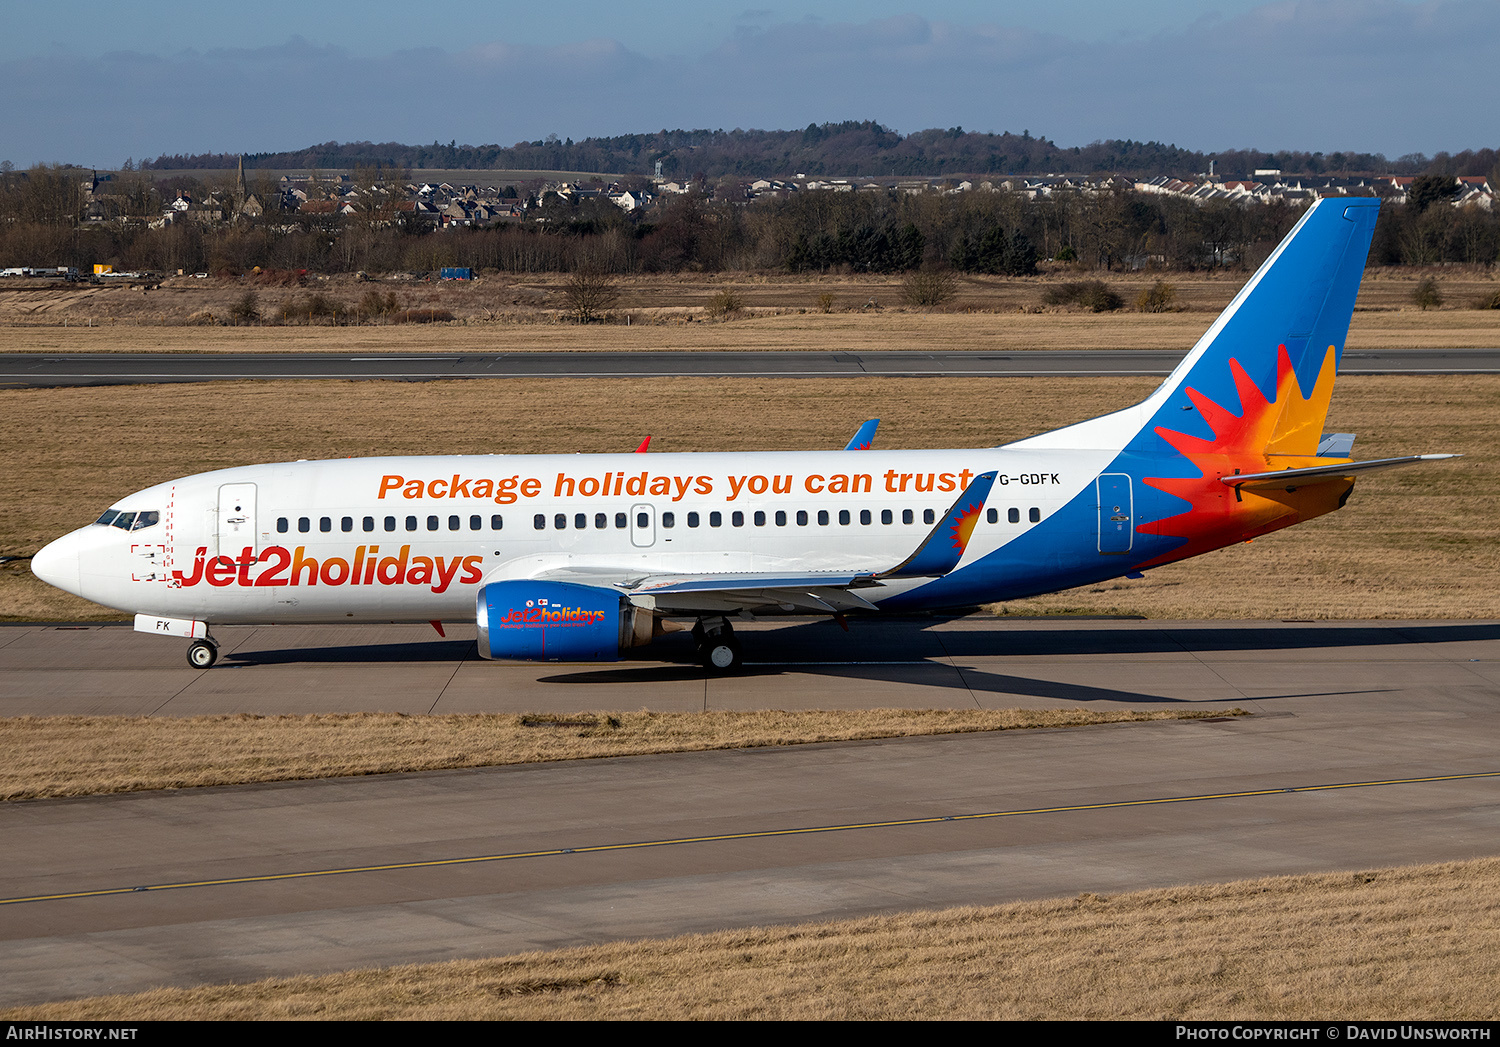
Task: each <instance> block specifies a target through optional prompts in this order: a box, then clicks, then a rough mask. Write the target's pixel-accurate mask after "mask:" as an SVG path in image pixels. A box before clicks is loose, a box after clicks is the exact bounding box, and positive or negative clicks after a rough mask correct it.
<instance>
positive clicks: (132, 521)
mask: <svg viewBox="0 0 1500 1047" xmlns="http://www.w3.org/2000/svg"><path fill="white" fill-rule="evenodd" d="M160 520H161V513H160V512H158V511H157V510H155V509H152V510H150V511H148V512H143V513H122V512H120V511H119V510H117V509H106V510H105V511H104V515H103V516H101V517H99V519H97V520H95V521H94V522H95V523H101V524H104V525H105V526H113V527H118V528H119V529H120V530H122V531H139V530H141V528H143V527H154V526H156V524H157V523H158V522H159V521H160Z"/></svg>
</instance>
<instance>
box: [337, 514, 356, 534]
mask: <svg viewBox="0 0 1500 1047" xmlns="http://www.w3.org/2000/svg"><path fill="white" fill-rule="evenodd" d="M339 530H341V531H352V530H354V517H352V516H345V517H342V518H341V519H340V520H339Z"/></svg>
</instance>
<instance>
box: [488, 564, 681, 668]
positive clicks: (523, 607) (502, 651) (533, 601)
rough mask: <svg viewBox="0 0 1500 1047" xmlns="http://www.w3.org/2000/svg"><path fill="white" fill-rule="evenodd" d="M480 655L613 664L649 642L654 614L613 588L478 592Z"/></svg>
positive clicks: (531, 586)
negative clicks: (624, 651) (629, 650)
mask: <svg viewBox="0 0 1500 1047" xmlns="http://www.w3.org/2000/svg"><path fill="white" fill-rule="evenodd" d="M477 603H478V607H477V615H478V622H479V653H480V654H481V655H483V656H484V657H486V658H515V659H520V660H524V661H533V662H613V661H616V660H618V659H619V657H620V651H621V650H622V649H624V648H627V647H636V646H639V645H640V644H643V643H648V642H649V641H650V640H651V636H652V633H653V631H657V630H653V625H654V624H655V623H654V618H655V616H654V615H653V614H652V613H651V612H650V611H648V610H645V609H643V608H639V607H635V606H632V605H631V603H630V602H629V601H628V600H626V599H625V598H624V597H623V596H621V595H620V593H619V592H617V591H616V590H614V589H605V588H603V587H601V586H595V585H577V584H575V583H572V582H548V581H534V580H530V579H519V580H515V581H503V582H490V583H489V584H488V585H485V586H483V587H482V588H481V589H480V590H479V597H478V601H477Z"/></svg>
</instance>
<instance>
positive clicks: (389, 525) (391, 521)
mask: <svg viewBox="0 0 1500 1047" xmlns="http://www.w3.org/2000/svg"><path fill="white" fill-rule="evenodd" d="M385 529H386V530H387V531H394V530H395V529H396V518H395V517H394V516H387V517H386V518H385Z"/></svg>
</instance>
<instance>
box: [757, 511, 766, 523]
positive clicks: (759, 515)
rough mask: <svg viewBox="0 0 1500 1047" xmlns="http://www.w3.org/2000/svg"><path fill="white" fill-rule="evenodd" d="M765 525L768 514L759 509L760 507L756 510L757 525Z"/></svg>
mask: <svg viewBox="0 0 1500 1047" xmlns="http://www.w3.org/2000/svg"><path fill="white" fill-rule="evenodd" d="M765 525H766V514H765V513H764V512H762V511H761V510H759V509H757V510H755V526H756V527H764V526H765Z"/></svg>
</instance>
